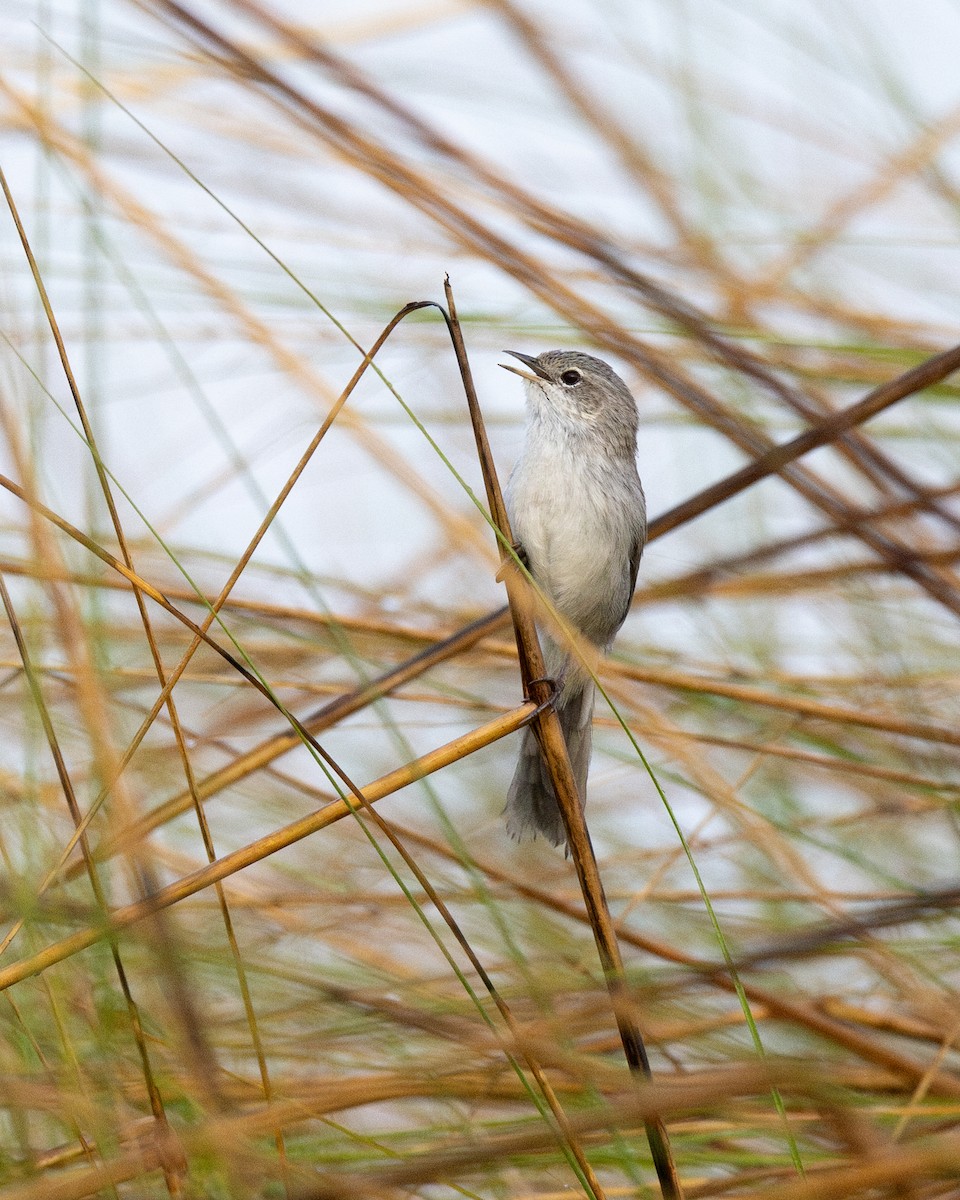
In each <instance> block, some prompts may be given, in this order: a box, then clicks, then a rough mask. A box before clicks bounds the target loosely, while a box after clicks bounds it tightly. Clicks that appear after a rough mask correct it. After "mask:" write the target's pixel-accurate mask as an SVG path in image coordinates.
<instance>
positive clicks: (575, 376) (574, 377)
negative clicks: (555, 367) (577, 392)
mask: <svg viewBox="0 0 960 1200" xmlns="http://www.w3.org/2000/svg"><path fill="white" fill-rule="evenodd" d="M582 378H583V376H582V375H581V374H580V372H579V371H564V373H563V374H562V375H561V376H560V382H561V383H562V384H563V386H564V387H576V386H577V384H578V383H579V382H580V380H581V379H582Z"/></svg>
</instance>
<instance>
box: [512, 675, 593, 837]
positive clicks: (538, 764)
mask: <svg viewBox="0 0 960 1200" xmlns="http://www.w3.org/2000/svg"><path fill="white" fill-rule="evenodd" d="M566 691H567V689H565V690H564V692H562V693H561V695H560V700H559V702H558V704H557V716H558V717H559V718H560V728H561V729H562V730H563V736H564V740H565V741H566V743H567V752H568V753H569V755H570V763H571V765H572V767H573V777H574V779H576V781H577V788H578V790H579V792H580V803H581V805H582V804H584V803H585V802H586V798H587V771H588V769H589V767H590V746H591V742H592V740H593V701H594V687H593V683H592V681H590V680H588V681H586V682H585V683H584V685H583V687H582V688H581V689H579V690H577V691H576V692H575V693H574V694H573V695H571V696H569V698H568V696H567V694H566ZM504 813H505V814H506V818H507V833H509V834H510V836H511V837H512V838H516V840H517V841H518V842H523V841H526V840H527V839H528V838H535V837H536V836H537V834H538V833H540V834H543V836H544V837H545V838H546V839H547V841H548V842H552V843H553V845H554V846H561V845H563V843H564V841H566V836H567V834H566V830H565V829H564V827H563V818H562V817H561V816H560V808H559V805H558V804H557V797H556V795H555V794H554V791H553V787H552V786H551V784H550V777H549V775H548V774H547V768H546V764H545V763H544V761H543V756H542V755H541V753H540V745H539V743H538V742H537V739H536V736H535V734H534V732H533V730H532V729H531V728H530V727H529V726H528V727H527V728H526V729H525V730H524V731H523V742H522V743H521V745H520V761H519V762H518V763H517V769H516V772H515V773H514V776H513V782H512V783H511V784H510V790H509V792H508V793H507V805H506V808H505V809H504Z"/></svg>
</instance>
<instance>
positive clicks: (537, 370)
mask: <svg viewBox="0 0 960 1200" xmlns="http://www.w3.org/2000/svg"><path fill="white" fill-rule="evenodd" d="M504 354H509V355H510V357H511V358H518V359H519V360H520V361H521V362H522V363H526V364H527V366H528V367H529V368H530V371H532V372H533V374H532V375H531V374H530V371H521V370H520V368H519V367H515V366H513V364H512V363H498V364H497V365H498V366H500V367H503V369H504V370H505V371H512V372H513V374H514V375H519V376H520V378H521V379H530V380H532V381H533V382H534V383H539V382H540V380H541V379H546V380H547V382H551V380H550V376H549V375H548V374H547V373H546V371H545V370H544V369H543V367H541V366H540V364H539V363H538V362H537V360H536V359H535V358H533V357H532V356H531V355H529V354H521V353H520V352H519V351H518V350H504Z"/></svg>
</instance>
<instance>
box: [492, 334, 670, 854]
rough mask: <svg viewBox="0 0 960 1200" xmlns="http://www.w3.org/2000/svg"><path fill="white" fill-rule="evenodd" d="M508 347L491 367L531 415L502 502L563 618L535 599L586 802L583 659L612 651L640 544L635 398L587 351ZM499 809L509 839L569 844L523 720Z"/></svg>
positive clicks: (587, 687)
mask: <svg viewBox="0 0 960 1200" xmlns="http://www.w3.org/2000/svg"><path fill="white" fill-rule="evenodd" d="M504 353H505V354H509V355H510V356H511V357H512V358H514V359H516V360H517V361H518V362H520V363H522V364H523V366H522V367H517V366H514V365H513V364H512V363H500V364H499V365H500V366H501V367H503V368H504V369H505V370H507V371H511V372H513V373H514V374H515V375H519V376H520V377H521V378H522V379H523V380H524V384H525V389H524V390H525V393H526V406H527V418H528V419H527V426H526V432H525V437H524V444H523V448H522V451H521V454H520V457H519V458H518V460H517V462H516V465H515V466H514V468H513V471H512V472H511V474H510V477H509V479H508V482H507V486H506V489H505V492H504V500H505V502H506V506H507V515H508V517H509V520H510V526H511V531H512V534H513V537H514V539H515V541H516V543H517V546H518V548H519V550H518V552H519V554H520V558H521V561H522V562H524V564H525V565H526V567H527V569H528V570H529V572H530V575H531V577H532V578H533V580H534V582H535V583H536V584H537V586H538V587H539V588H540V589H541V590H542V592H543V593H544V595H545V596H546V597H547V599H548V600H549V602H550V604H551V605H552V606H553V608H554V609H555V611H556V614H557V615H558V616H559V617H560V623H559V625H560V627H559V628H558V623H557V621H556V619H555V618H553V617H552V616H551V615H550V614H549V613H544V612H543V609H544V608H545V606H543V605H541V606H540V609H541V611H540V612H538V615H537V625H538V630H539V633H540V638H541V643H542V646H543V653H544V662H545V666H546V670H547V674H548V676H549V677H550V678H551V679H552V680H553V682H554V684H555V688H556V691H555V699H554V704H555V708H556V712H557V715H558V717H559V719H560V727H561V729H562V730H563V736H564V739H565V741H566V744H567V750H568V752H569V755H570V762H571V765H572V767H573V774H574V777H575V779H576V782H577V788H578V791H579V794H580V803H581V806H582V805H583V804H584V803H585V802H586V785H587V772H588V770H589V766H590V752H591V745H592V729H593V707H594V699H595V687H594V683H593V678H592V674H591V664H595V662H596V661H597V659H598V658H599V654H600V653H601V652H603V651H606V650H607V649H609V647H610V645H611V643H612V642H613V639H614V637H615V635H616V633H617V631H618V630H619V628H620V626H621V625H622V624H623V622H624V620H625V618H626V615H627V612H628V610H629V608H630V601H631V598H632V596H633V591H634V588H635V586H636V581H637V570H638V568H639V565H640V556H641V554H642V553H643V547H644V542H645V540H646V531H647V510H646V500H645V498H644V493H643V486H642V484H641V482H640V476H639V474H638V471H637V463H636V453H637V429H638V423H639V421H638V414H637V405H636V401H635V400H634V398H633V396H632V395H631V393H630V390H629V388H628V387H627V385H626V384H625V383H624V381H623V380H622V379H621V378H620V376H619V375H618V374H617V373H616V372H615V371H614V370H613V368H612V367H610V366H609V365H608V364H607V363H605V362H604V361H603V360H602V359H599V358H595V357H594V356H593V355H590V354H585V353H583V352H581V351H577V350H548V351H546V352H545V353H543V354H540V355H538V356H536V357H533V356H532V355H528V354H521V353H519V352H518V351H516V350H506V351H504ZM524 368H526V369H524ZM564 625H565V626H567V631H566V633H565V632H564V631H563V626H564ZM571 635H572V638H571ZM574 644H575V645H576V649H574ZM504 814H505V816H506V827H507V832H508V833H509V835H510V836H511V837H512V838H514V839H515V840H517V841H525V840H528V839H531V838H536V837H537V836H538V835H542V836H543V837H544V838H546V839H547V841H549V842H550V843H552V844H553V845H554V846H560V845H563V844H564V843H565V841H566V829H565V826H564V822H563V818H562V816H561V814H560V808H559V805H558V803H557V798H556V795H555V793H554V790H553V786H552V785H551V783H550V778H549V775H548V773H547V769H546V764H545V763H544V760H543V757H542V755H541V753H540V746H539V743H538V742H537V739H536V735H535V734H534V732H533V729H532V728H531V727H529V726H528V727H527V728H526V729H524V731H523V739H522V743H521V747H520V756H519V760H518V762H517V767H516V772H515V774H514V776H513V781H512V783H511V784H510V788H509V791H508V792H507V803H506V807H505V809H504Z"/></svg>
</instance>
